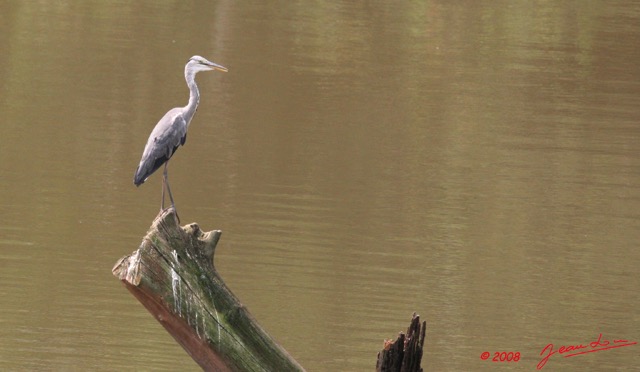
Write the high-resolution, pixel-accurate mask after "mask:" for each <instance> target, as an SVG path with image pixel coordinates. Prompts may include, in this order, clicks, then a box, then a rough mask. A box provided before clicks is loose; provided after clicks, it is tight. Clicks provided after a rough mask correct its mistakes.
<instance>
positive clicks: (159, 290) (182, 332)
mask: <svg viewBox="0 0 640 372" xmlns="http://www.w3.org/2000/svg"><path fill="white" fill-rule="evenodd" d="M220 234H221V232H220V231H217V230H216V231H210V232H203V231H201V230H200V228H199V227H198V225H197V224H195V223H192V224H189V225H186V226H184V227H180V226H179V224H178V219H177V217H176V214H175V210H173V209H172V208H169V209H166V210H164V211H162V212H160V214H159V215H158V217H156V219H155V220H154V221H153V224H152V225H151V228H150V229H149V231H148V233H147V235H146V236H145V237H144V239H143V241H142V244H141V245H140V247H139V248H138V249H137V250H136V251H134V252H133V253H132V254H130V255H128V256H125V257H123V258H121V259H120V260H119V261H118V262H117V263H116V265H115V266H114V268H113V270H112V271H113V275H115V276H116V277H117V278H119V279H120V280H121V281H122V283H123V284H124V286H125V287H126V288H127V289H128V290H129V291H130V292H131V293H132V294H133V295H134V296H135V297H136V298H137V299H138V301H140V303H142V305H144V307H146V308H147V310H149V312H150V313H151V314H152V315H153V316H154V317H155V318H156V319H157V320H158V322H160V324H162V326H163V327H164V328H165V329H166V330H167V331H168V332H169V333H170V334H171V336H173V338H175V340H176V341H177V342H178V343H179V344H180V345H181V346H182V347H183V348H184V349H185V350H186V351H187V353H189V355H190V356H191V357H192V358H193V360H195V361H196V362H197V363H198V364H199V365H200V367H202V368H203V369H204V370H206V371H304V369H303V368H302V367H301V366H300V365H299V364H298V363H297V362H296V361H295V360H294V359H293V358H292V357H291V356H290V355H289V354H288V353H287V352H286V351H285V350H284V349H283V348H282V347H281V346H280V345H278V344H277V343H276V342H275V341H274V340H273V339H272V338H271V337H270V336H269V335H268V334H267V333H266V332H265V331H264V330H263V329H262V328H261V327H260V326H259V325H258V323H257V322H256V321H255V319H254V318H253V316H252V315H251V314H250V313H249V311H248V310H247V309H246V308H245V307H244V305H242V304H241V303H240V301H239V300H238V299H237V298H236V297H235V296H234V295H233V293H231V291H230V290H229V288H227V286H226V285H225V284H224V282H223V280H222V278H221V277H220V276H219V275H218V272H217V271H216V269H215V267H214V264H213V257H214V253H215V248H216V244H217V243H218V240H219V239H220ZM283 312H286V309H283ZM283 316H286V314H283Z"/></svg>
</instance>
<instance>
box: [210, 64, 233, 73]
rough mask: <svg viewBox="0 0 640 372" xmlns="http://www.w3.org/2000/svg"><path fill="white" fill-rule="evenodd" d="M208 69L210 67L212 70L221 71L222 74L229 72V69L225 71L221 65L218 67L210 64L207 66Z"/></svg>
mask: <svg viewBox="0 0 640 372" xmlns="http://www.w3.org/2000/svg"><path fill="white" fill-rule="evenodd" d="M209 67H211V68H212V69H214V70H218V71H222V72H227V71H229V69H227V68H226V67H224V66H221V65H219V64H217V63H212V64H211V65H209Z"/></svg>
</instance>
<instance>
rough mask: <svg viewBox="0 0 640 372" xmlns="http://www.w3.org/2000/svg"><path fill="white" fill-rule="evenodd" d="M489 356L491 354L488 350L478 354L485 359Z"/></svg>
mask: <svg viewBox="0 0 640 372" xmlns="http://www.w3.org/2000/svg"><path fill="white" fill-rule="evenodd" d="M490 356H491V354H489V352H488V351H485V352H484V353H482V355H480V359H482V360H487V359H489V357H490Z"/></svg>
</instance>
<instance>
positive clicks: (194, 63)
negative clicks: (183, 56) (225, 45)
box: [186, 56, 228, 73]
mask: <svg viewBox="0 0 640 372" xmlns="http://www.w3.org/2000/svg"><path fill="white" fill-rule="evenodd" d="M186 69H187V71H192V72H194V73H195V72H200V71H210V70H218V71H222V72H227V71H228V70H227V68H226V67H224V66H220V65H219V64H217V63H213V62H211V61H209V60H207V59H206V58H204V57H200V56H193V57H191V58H189V62H187V66H186Z"/></svg>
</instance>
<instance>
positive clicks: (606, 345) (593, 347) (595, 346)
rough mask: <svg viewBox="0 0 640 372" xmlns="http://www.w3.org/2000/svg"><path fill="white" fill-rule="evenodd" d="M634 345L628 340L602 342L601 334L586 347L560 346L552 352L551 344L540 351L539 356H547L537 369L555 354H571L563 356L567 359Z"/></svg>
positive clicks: (581, 345)
mask: <svg viewBox="0 0 640 372" xmlns="http://www.w3.org/2000/svg"><path fill="white" fill-rule="evenodd" d="M635 344H637V342H629V341H628V340H613V342H610V341H609V340H603V339H602V333H600V335H599V336H598V340H596V341H593V342H591V343H588V344H587V345H583V344H580V345H568V346H566V345H563V346H560V348H559V349H558V350H553V344H549V345H547V346H545V347H544V349H542V351H541V352H540V355H542V354H544V353H545V352H546V353H547V355H545V356H544V357H543V358H542V359H541V360H540V363H538V366H537V368H538V369H542V367H544V365H545V364H547V362H548V361H549V358H550V357H551V356H552V355H555V354H567V353H571V354H567V355H564V357H565V358H568V357H572V356H576V355H582V354H587V353H594V352H596V351H602V350H609V349H615V348H618V347H624V346H631V345H635ZM583 349H587V350H583Z"/></svg>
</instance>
